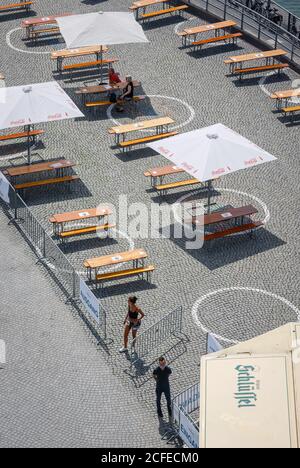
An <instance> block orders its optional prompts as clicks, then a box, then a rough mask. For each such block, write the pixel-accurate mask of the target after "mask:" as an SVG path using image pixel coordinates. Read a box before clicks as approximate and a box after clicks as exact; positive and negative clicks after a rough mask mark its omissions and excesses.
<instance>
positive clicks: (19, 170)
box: [6, 159, 76, 177]
mask: <svg viewBox="0 0 300 468" xmlns="http://www.w3.org/2000/svg"><path fill="white" fill-rule="evenodd" d="M74 166H76V163H73V162H72V161H68V160H65V159H61V160H59V161H47V162H43V163H37V164H30V165H27V166H18V167H11V168H8V169H6V173H7V174H8V175H9V176H11V177H16V176H21V175H26V174H36V173H38V172H46V171H54V170H57V169H63V168H67V167H74Z"/></svg>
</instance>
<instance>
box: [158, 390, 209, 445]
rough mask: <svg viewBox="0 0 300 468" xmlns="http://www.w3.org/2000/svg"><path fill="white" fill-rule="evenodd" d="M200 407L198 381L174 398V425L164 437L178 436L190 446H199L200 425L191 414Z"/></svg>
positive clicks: (168, 438)
mask: <svg viewBox="0 0 300 468" xmlns="http://www.w3.org/2000/svg"><path fill="white" fill-rule="evenodd" d="M199 408H200V384H199V383H196V384H194V385H192V386H191V387H188V388H187V389H185V390H184V391H183V392H181V393H179V394H178V395H176V396H175V397H174V398H173V400H172V420H173V427H172V428H171V429H170V430H167V432H166V433H165V434H164V436H163V439H165V440H168V442H169V443H170V442H171V441H173V440H175V439H176V438H177V437H180V439H181V440H182V441H183V443H184V444H185V445H186V446H187V447H190V448H198V447H199V427H198V425H197V423H196V422H195V421H194V420H193V418H192V417H191V416H190V414H191V413H193V412H194V411H197V410H199Z"/></svg>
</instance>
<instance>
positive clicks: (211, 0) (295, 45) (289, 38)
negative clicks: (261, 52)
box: [183, 0, 300, 67]
mask: <svg viewBox="0 0 300 468" xmlns="http://www.w3.org/2000/svg"><path fill="white" fill-rule="evenodd" d="M183 1H184V2H185V3H186V4H187V5H190V6H193V7H195V8H198V9H200V10H201V11H203V12H206V13H208V14H211V15H213V16H215V17H217V18H219V19H220V20H233V21H235V22H236V23H237V27H238V28H239V29H240V30H242V31H245V32H246V33H248V34H250V35H251V36H252V37H254V38H255V39H258V40H259V41H261V42H263V43H265V44H266V45H268V46H269V47H270V48H279V47H280V48H283V49H284V50H286V52H287V59H289V60H290V61H291V62H293V63H294V64H295V65H297V66H298V67H300V39H299V37H296V36H295V35H293V34H291V33H290V32H289V31H288V30H287V29H284V28H283V27H282V26H280V25H278V24H275V23H274V22H273V21H271V20H270V19H268V18H267V17H265V16H263V15H261V14H260V13H258V12H256V11H254V10H252V9H251V8H248V7H246V6H244V5H241V4H240V3H239V2H237V1H234V0H183Z"/></svg>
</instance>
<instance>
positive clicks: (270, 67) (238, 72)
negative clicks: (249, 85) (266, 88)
mask: <svg viewBox="0 0 300 468" xmlns="http://www.w3.org/2000/svg"><path fill="white" fill-rule="evenodd" d="M285 68H289V65H288V64H287V63H275V64H273V65H264V66H262V67H251V68H237V69H236V70H234V71H233V74H234V75H239V76H240V79H242V76H243V75H246V74H251V73H259V72H264V71H272V70H278V73H280V72H281V71H282V70H284V69H285Z"/></svg>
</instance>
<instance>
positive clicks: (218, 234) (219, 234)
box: [204, 221, 264, 241]
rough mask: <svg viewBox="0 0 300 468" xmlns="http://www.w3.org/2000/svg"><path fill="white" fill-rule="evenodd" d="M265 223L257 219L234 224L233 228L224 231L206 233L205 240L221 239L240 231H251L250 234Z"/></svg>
mask: <svg viewBox="0 0 300 468" xmlns="http://www.w3.org/2000/svg"><path fill="white" fill-rule="evenodd" d="M263 225H264V223H263V222H262V221H255V222H253V223H247V224H241V225H239V226H233V227H231V228H228V229H225V230H224V231H216V232H212V233H209V234H205V235H204V241H210V240H214V239H221V238H223V237H227V236H230V235H232V234H238V233H240V232H246V231H250V234H252V233H253V231H254V230H255V229H257V228H259V227H261V226H263Z"/></svg>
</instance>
